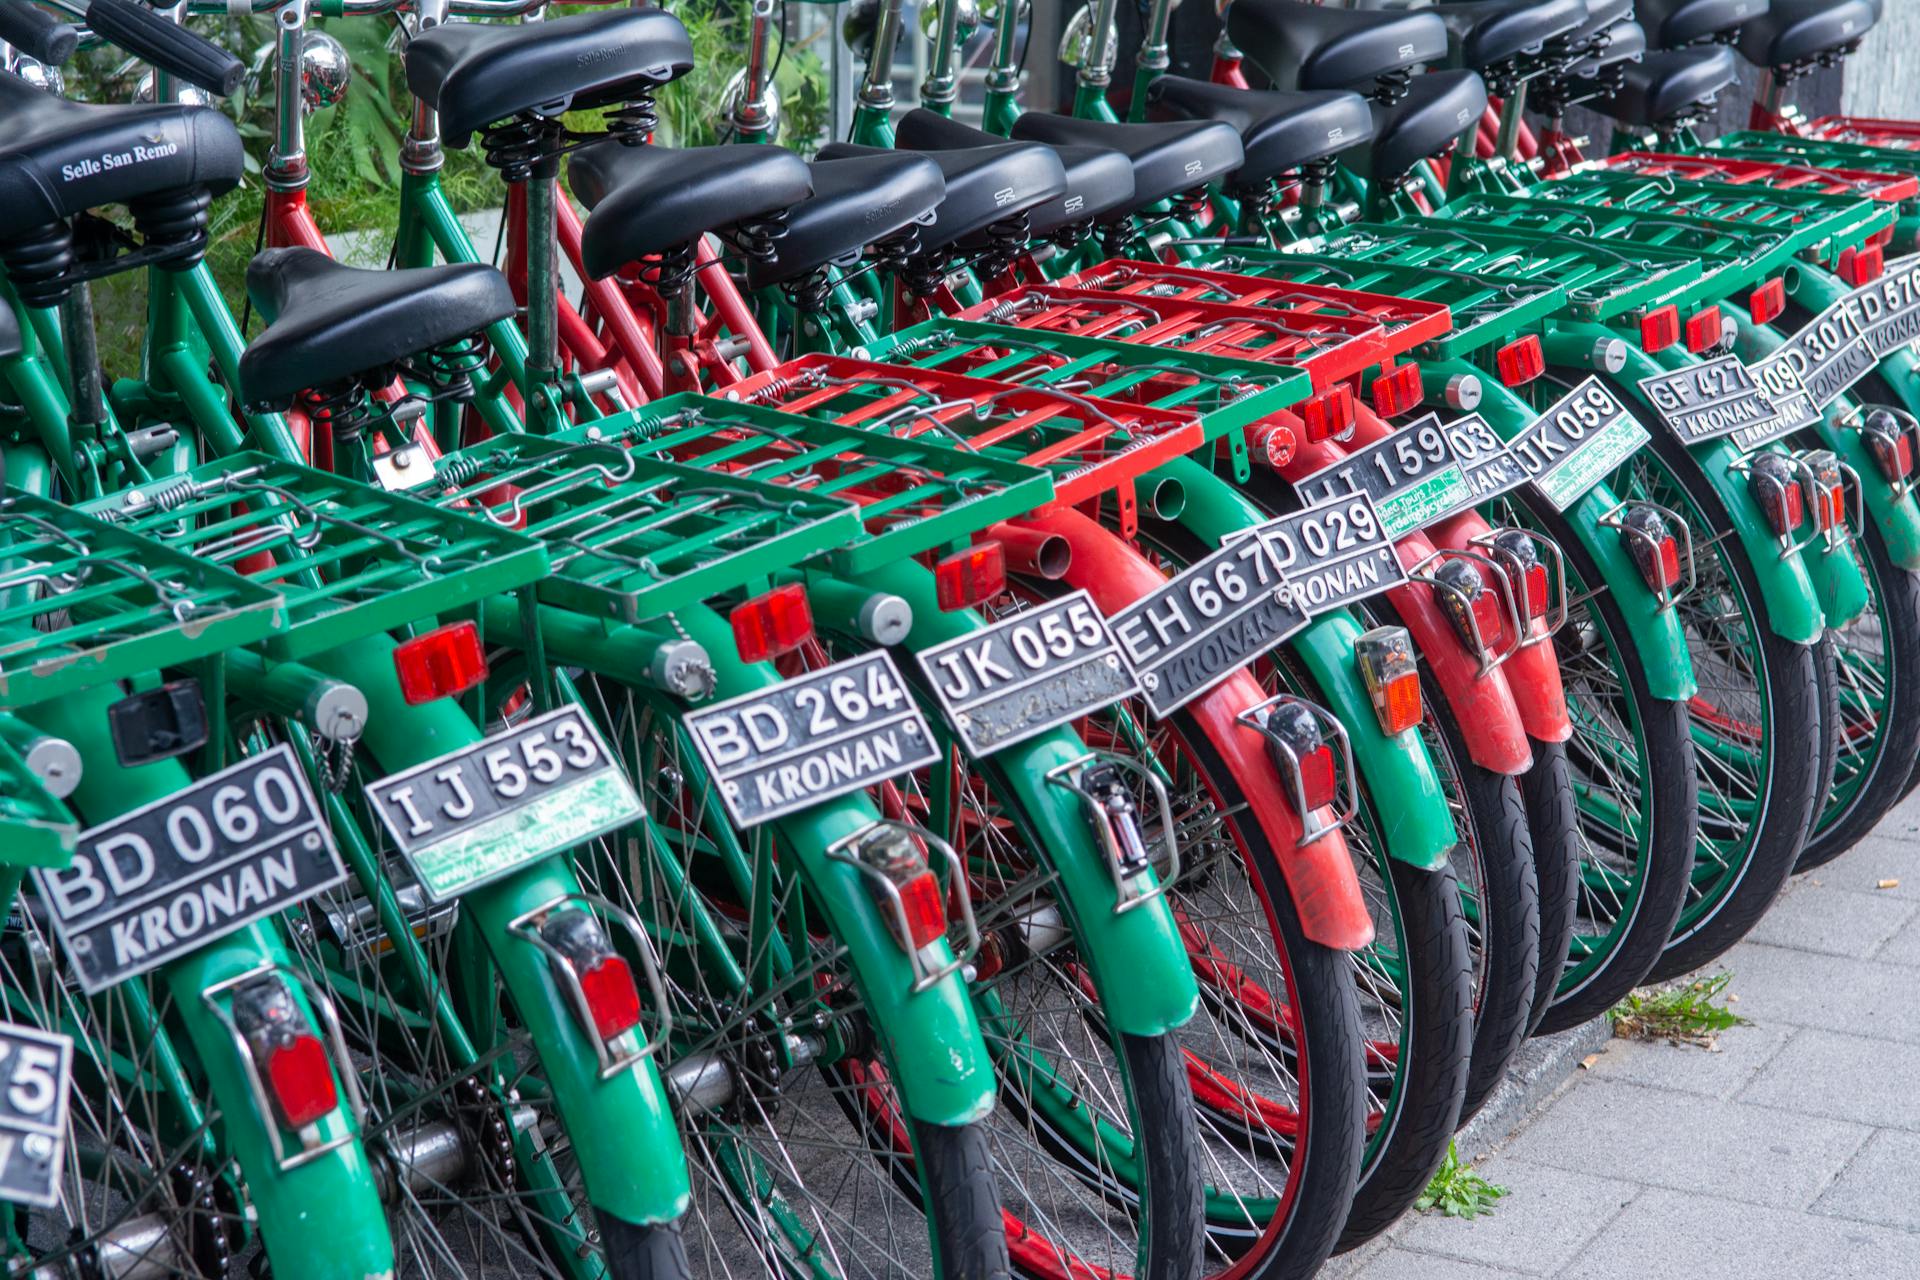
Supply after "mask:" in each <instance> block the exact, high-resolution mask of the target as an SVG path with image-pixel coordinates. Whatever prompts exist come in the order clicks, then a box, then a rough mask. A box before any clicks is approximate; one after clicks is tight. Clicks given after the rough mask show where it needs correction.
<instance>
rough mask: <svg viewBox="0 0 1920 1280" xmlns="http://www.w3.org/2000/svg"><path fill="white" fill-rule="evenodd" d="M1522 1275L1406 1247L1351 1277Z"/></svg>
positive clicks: (1403, 1279)
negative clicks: (1414, 1250)
mask: <svg viewBox="0 0 1920 1280" xmlns="http://www.w3.org/2000/svg"><path fill="white" fill-rule="evenodd" d="M1321 1274H1322V1275H1324V1274H1326V1273H1325V1272H1322V1273H1321ZM1525 1274H1526V1273H1525V1272H1523V1271H1503V1270H1501V1269H1500V1268H1499V1267H1483V1266H1481V1265H1479V1264H1478V1263H1474V1262H1461V1261H1460V1260H1459V1259H1457V1258H1437V1257H1435V1256H1434V1255H1432V1254H1430V1253H1414V1252H1412V1251H1411V1250H1407V1249H1389V1250H1387V1251H1386V1252H1385V1253H1383V1254H1381V1255H1380V1256H1378V1257H1377V1258H1374V1259H1373V1260H1372V1261H1371V1262H1369V1263H1368V1264H1367V1265H1366V1267H1365V1268H1363V1269H1362V1270H1360V1271H1356V1272H1354V1273H1353V1275H1354V1280H1520V1277H1522V1276H1524V1275H1525Z"/></svg>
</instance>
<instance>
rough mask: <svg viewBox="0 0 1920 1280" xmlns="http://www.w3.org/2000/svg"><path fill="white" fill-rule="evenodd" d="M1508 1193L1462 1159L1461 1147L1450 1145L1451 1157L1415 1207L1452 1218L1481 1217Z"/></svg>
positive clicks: (1442, 1165) (1448, 1154)
mask: <svg viewBox="0 0 1920 1280" xmlns="http://www.w3.org/2000/svg"><path fill="white" fill-rule="evenodd" d="M1506 1194H1507V1189H1506V1188H1505V1187H1502V1186H1499V1185H1497V1184H1495V1183H1492V1182H1488V1181H1487V1180H1486V1179H1485V1178H1483V1177H1481V1176H1480V1175H1479V1174H1477V1173H1475V1172H1474V1170H1473V1166H1472V1165H1470V1164H1468V1163H1467V1162H1466V1161H1464V1160H1462V1159H1461V1158H1460V1148H1459V1147H1458V1146H1456V1145H1455V1144H1454V1143H1451V1142H1449V1143H1448V1144H1447V1158H1446V1159H1445V1160H1443V1161H1441V1162H1440V1168H1439V1169H1438V1171H1436V1172H1435V1173H1434V1175H1433V1181H1431V1182H1429V1183H1428V1184H1427V1189H1426V1190H1425V1191H1423V1192H1421V1193H1420V1198H1419V1199H1418V1200H1416V1201H1414V1203H1413V1207H1414V1208H1416V1209H1418V1210H1419V1211H1420V1212H1421V1213H1444V1214H1445V1215H1446V1216H1447V1217H1449V1218H1469V1219H1471V1218H1477V1217H1479V1216H1480V1215H1481V1214H1483V1213H1492V1212H1493V1202H1494V1201H1496V1200H1498V1199H1499V1198H1500V1197H1501V1196H1504V1195H1506Z"/></svg>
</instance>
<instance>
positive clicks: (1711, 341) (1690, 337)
mask: <svg viewBox="0 0 1920 1280" xmlns="http://www.w3.org/2000/svg"><path fill="white" fill-rule="evenodd" d="M1725 332H1726V321H1725V319H1724V318H1723V317H1722V316H1721V315H1720V308H1718V307H1708V308H1707V309H1706V310H1705V311H1696V312H1694V313H1693V315H1691V316H1689V317H1688V318H1687V350H1689V351H1691V352H1693V353H1694V354H1695V355H1699V354H1700V353H1701V352H1703V351H1711V350H1713V349H1714V348H1715V347H1717V346H1719V345H1720V338H1721V335H1722V334H1724V333H1725Z"/></svg>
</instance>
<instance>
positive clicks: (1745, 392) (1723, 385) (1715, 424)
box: [1640, 356, 1775, 444]
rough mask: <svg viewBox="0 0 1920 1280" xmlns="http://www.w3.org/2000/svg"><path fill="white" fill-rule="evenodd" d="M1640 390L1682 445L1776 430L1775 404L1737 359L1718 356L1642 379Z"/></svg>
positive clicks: (1736, 357) (1735, 357)
mask: <svg viewBox="0 0 1920 1280" xmlns="http://www.w3.org/2000/svg"><path fill="white" fill-rule="evenodd" d="M1640 389H1641V390H1642V391H1644V392H1646V393H1647V400H1648V402H1649V403H1650V404H1652V405H1653V411H1654V414H1655V415H1656V416H1658V417H1659V419H1660V421H1661V422H1662V423H1664V424H1665V425H1666V428H1667V430H1669V431H1671V432H1673V435H1674V438H1675V439H1677V440H1679V441H1680V443H1681V444H1698V443H1700V442H1702V441H1705V440H1718V439H1719V438H1720V437H1721V436H1730V435H1736V434H1739V433H1740V432H1744V431H1753V432H1760V431H1767V430H1770V429H1772V428H1773V426H1774V418H1775V413H1774V407H1773V403H1772V402H1771V401H1770V400H1769V399H1768V398H1767V395H1766V392H1765V391H1764V390H1762V389H1761V386H1760V382H1759V380H1758V379H1756V378H1755V377H1754V376H1753V374H1752V372H1751V371H1749V370H1748V368H1747V366H1746V365H1744V364H1741V363H1740V359H1739V357H1738V356H1719V357H1716V358H1715V359H1712V360H1703V361H1701V362H1700V363H1699V364H1696V365H1690V366H1688V367H1687V368H1684V369H1674V370H1672V371H1671V372H1668V373H1658V374H1655V375H1654V376H1653V377H1651V378H1642V379H1641V380H1640Z"/></svg>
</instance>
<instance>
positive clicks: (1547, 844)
mask: <svg viewBox="0 0 1920 1280" xmlns="http://www.w3.org/2000/svg"><path fill="white" fill-rule="evenodd" d="M1520 800H1521V803H1522V804H1523V805H1525V806H1526V812H1527V830H1528V832H1529V833H1530V834H1531V836H1532V837H1533V869H1534V884H1535V886H1536V888H1537V890H1538V893H1539V899H1540V963H1539V966H1538V969H1537V974H1536V980H1535V983H1534V993H1533V1003H1532V1007H1531V1008H1530V1009H1529V1010H1528V1011H1527V1034H1528V1035H1533V1034H1534V1033H1535V1032H1537V1031H1538V1030H1539V1029H1540V1024H1541V1022H1543V1021H1544V1020H1545V1019H1546V1016H1547V1010H1548V1008H1550V1007H1551V1006H1552V1004H1553V997H1554V994H1555V993H1556V992H1557V991H1558V990H1559V987H1560V975H1561V974H1563V973H1565V972H1566V969H1567V957H1568V956H1569V955H1570V954H1571V953H1572V951H1573V937H1574V933H1575V931H1576V930H1577V929H1578V927H1579V922H1580V874H1579V873H1580V861H1579V856H1578V851H1579V848H1580V830H1579V826H1580V812H1579V807H1578V806H1577V805H1576V804H1575V803H1574V798H1573V776H1572V774H1571V773H1570V772H1569V770H1568V767H1567V744H1566V743H1564V742H1541V741H1539V740H1538V739H1536V740H1535V741H1534V744H1533V768H1531V769H1529V770H1527V771H1526V772H1525V773H1524V774H1522V775H1521V776H1520Z"/></svg>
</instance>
